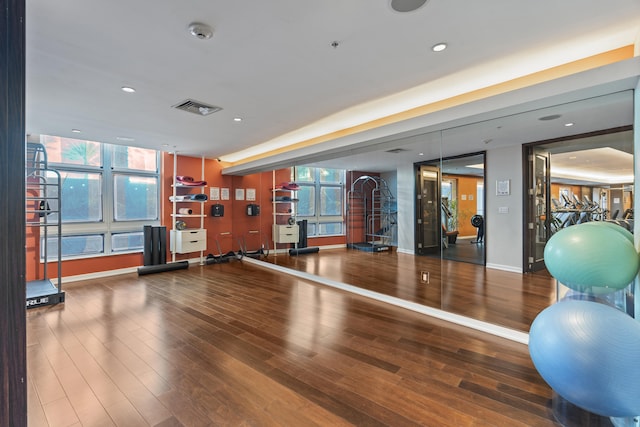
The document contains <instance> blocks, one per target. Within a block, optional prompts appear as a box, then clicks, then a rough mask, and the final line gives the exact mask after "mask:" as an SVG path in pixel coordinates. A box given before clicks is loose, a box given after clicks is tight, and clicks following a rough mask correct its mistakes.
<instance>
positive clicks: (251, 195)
mask: <svg viewBox="0 0 640 427" xmlns="http://www.w3.org/2000/svg"><path fill="white" fill-rule="evenodd" d="M247 200H249V201H251V202H252V201H254V200H256V189H255V188H247Z"/></svg>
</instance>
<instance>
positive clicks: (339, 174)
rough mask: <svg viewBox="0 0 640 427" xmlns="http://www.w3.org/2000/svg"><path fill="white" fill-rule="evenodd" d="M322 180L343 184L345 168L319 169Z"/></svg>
mask: <svg viewBox="0 0 640 427" xmlns="http://www.w3.org/2000/svg"><path fill="white" fill-rule="evenodd" d="M318 172H319V175H320V182H326V183H334V184H341V183H343V182H344V170H342V169H325V168H321V169H318Z"/></svg>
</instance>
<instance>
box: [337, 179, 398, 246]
mask: <svg viewBox="0 0 640 427" xmlns="http://www.w3.org/2000/svg"><path fill="white" fill-rule="evenodd" d="M396 224H397V208H396V199H395V197H394V196H393V194H392V193H391V190H389V186H388V185H387V182H386V181H385V180H384V179H383V178H381V177H378V176H368V175H365V176H361V177H359V178H358V179H356V180H355V181H354V182H353V183H352V184H351V189H350V190H349V192H348V193H347V246H348V247H350V248H354V249H359V250H364V251H368V252H381V251H387V250H390V249H391V245H392V243H393V235H394V232H395V230H396ZM361 240H364V241H361Z"/></svg>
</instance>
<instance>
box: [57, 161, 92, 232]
mask: <svg viewBox="0 0 640 427" xmlns="http://www.w3.org/2000/svg"><path fill="white" fill-rule="evenodd" d="M60 176H61V178H62V183H61V185H62V201H61V203H62V209H61V213H62V222H98V221H102V174H100V173H87V172H67V171H60ZM52 209H55V208H54V207H52ZM52 216H55V214H54V215H52ZM52 220H55V218H52Z"/></svg>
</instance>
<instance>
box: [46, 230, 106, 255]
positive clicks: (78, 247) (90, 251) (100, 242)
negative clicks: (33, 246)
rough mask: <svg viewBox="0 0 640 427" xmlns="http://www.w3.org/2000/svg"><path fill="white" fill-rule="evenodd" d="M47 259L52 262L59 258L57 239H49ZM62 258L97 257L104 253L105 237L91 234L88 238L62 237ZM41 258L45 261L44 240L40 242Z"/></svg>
mask: <svg viewBox="0 0 640 427" xmlns="http://www.w3.org/2000/svg"><path fill="white" fill-rule="evenodd" d="M47 241H48V244H49V246H48V247H47V258H48V259H49V260H50V261H53V260H56V259H57V257H58V239H57V237H49V238H47ZM61 247H62V257H63V258H64V257H72V256H80V255H95V254H101V253H103V252H104V236H103V235H102V234H91V235H86V236H62V241H61ZM40 251H41V253H40V257H41V258H42V259H44V253H45V246H44V238H42V239H41V240H40Z"/></svg>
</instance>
